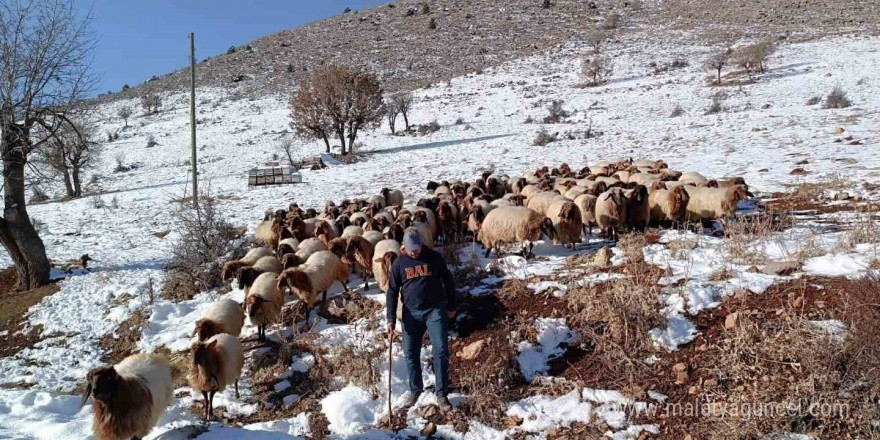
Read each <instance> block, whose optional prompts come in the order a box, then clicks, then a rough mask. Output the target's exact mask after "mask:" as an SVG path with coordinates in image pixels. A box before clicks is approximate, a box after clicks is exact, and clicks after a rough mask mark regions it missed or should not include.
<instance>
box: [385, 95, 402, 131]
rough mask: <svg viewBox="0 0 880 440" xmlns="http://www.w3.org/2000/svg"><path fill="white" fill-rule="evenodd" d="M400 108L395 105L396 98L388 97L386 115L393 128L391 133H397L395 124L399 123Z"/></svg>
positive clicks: (389, 124)
mask: <svg viewBox="0 0 880 440" xmlns="http://www.w3.org/2000/svg"><path fill="white" fill-rule="evenodd" d="M399 114H400V110H398V109H397V106H396V105H394V100H392V99H390V98H388V99H386V100H385V117H386V118H388V126H389V127H390V128H391V134H394V133H395V130H394V126H395V124H396V123H397V115H399Z"/></svg>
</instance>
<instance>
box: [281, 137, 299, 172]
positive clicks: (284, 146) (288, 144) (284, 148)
mask: <svg viewBox="0 0 880 440" xmlns="http://www.w3.org/2000/svg"><path fill="white" fill-rule="evenodd" d="M278 149H279V150H281V154H283V155H284V157H285V158H286V159H287V163H288V164H289V165H290V166H292V167H295V166H296V163H297V161H296V160H294V158H293V153H294V146H293V139H290V138H285V139H283V140H282V141H281V143H280V144H279V145H278Z"/></svg>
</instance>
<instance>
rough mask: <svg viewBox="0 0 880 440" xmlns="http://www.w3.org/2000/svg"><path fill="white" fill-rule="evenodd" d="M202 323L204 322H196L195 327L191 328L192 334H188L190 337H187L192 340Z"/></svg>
mask: <svg viewBox="0 0 880 440" xmlns="http://www.w3.org/2000/svg"><path fill="white" fill-rule="evenodd" d="M202 322H204V321H203V320H201V319H200V320H198V321H196V325H195V327H193V331H192V334H190V335H189V337H191V338H192V337H195V336H196V333H198V332H199V327H201V326H202Z"/></svg>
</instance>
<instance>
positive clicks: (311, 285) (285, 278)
mask: <svg viewBox="0 0 880 440" xmlns="http://www.w3.org/2000/svg"><path fill="white" fill-rule="evenodd" d="M336 281H339V282H340V283H342V287H343V288H344V289H345V291H346V292H348V266H346V265H345V263H343V262H342V260H340V259H339V257H337V256H336V255H335V254H334V253H332V252H330V251H321V252H316V253H315V254H314V255H312V256H311V257H309V259H308V260H307V261H306V262H305V264H303V265H302V266H299V267H297V268H295V269H288V270H285V271H284V272H282V273H281V275H279V276H278V278H277V281H276V287H277V288H278V289H281V290H283V289H285V288H289V289H290V291H291V293H292V294H294V295H296V296H297V297H299V299H300V300H302V301H303V302H304V303H305V304H306V306H307V307H309V309H311V308H312V307H314V305H315V304H316V303H317V299H318V294H319V293H322V292H323V297H322V299H321V304H322V307H324V306H326V305H327V290H328V289H330V287H331V286H332V285H333V283H334V282H336ZM306 316H308V314H306Z"/></svg>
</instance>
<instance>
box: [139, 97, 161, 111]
mask: <svg viewBox="0 0 880 440" xmlns="http://www.w3.org/2000/svg"><path fill="white" fill-rule="evenodd" d="M161 106H162V97H160V96H159V94H157V93H147V94H145V95H143V96H141V107H142V108H143V109H144V111H145V112H147V114H148V115H152V114H154V113H159V107H161Z"/></svg>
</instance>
